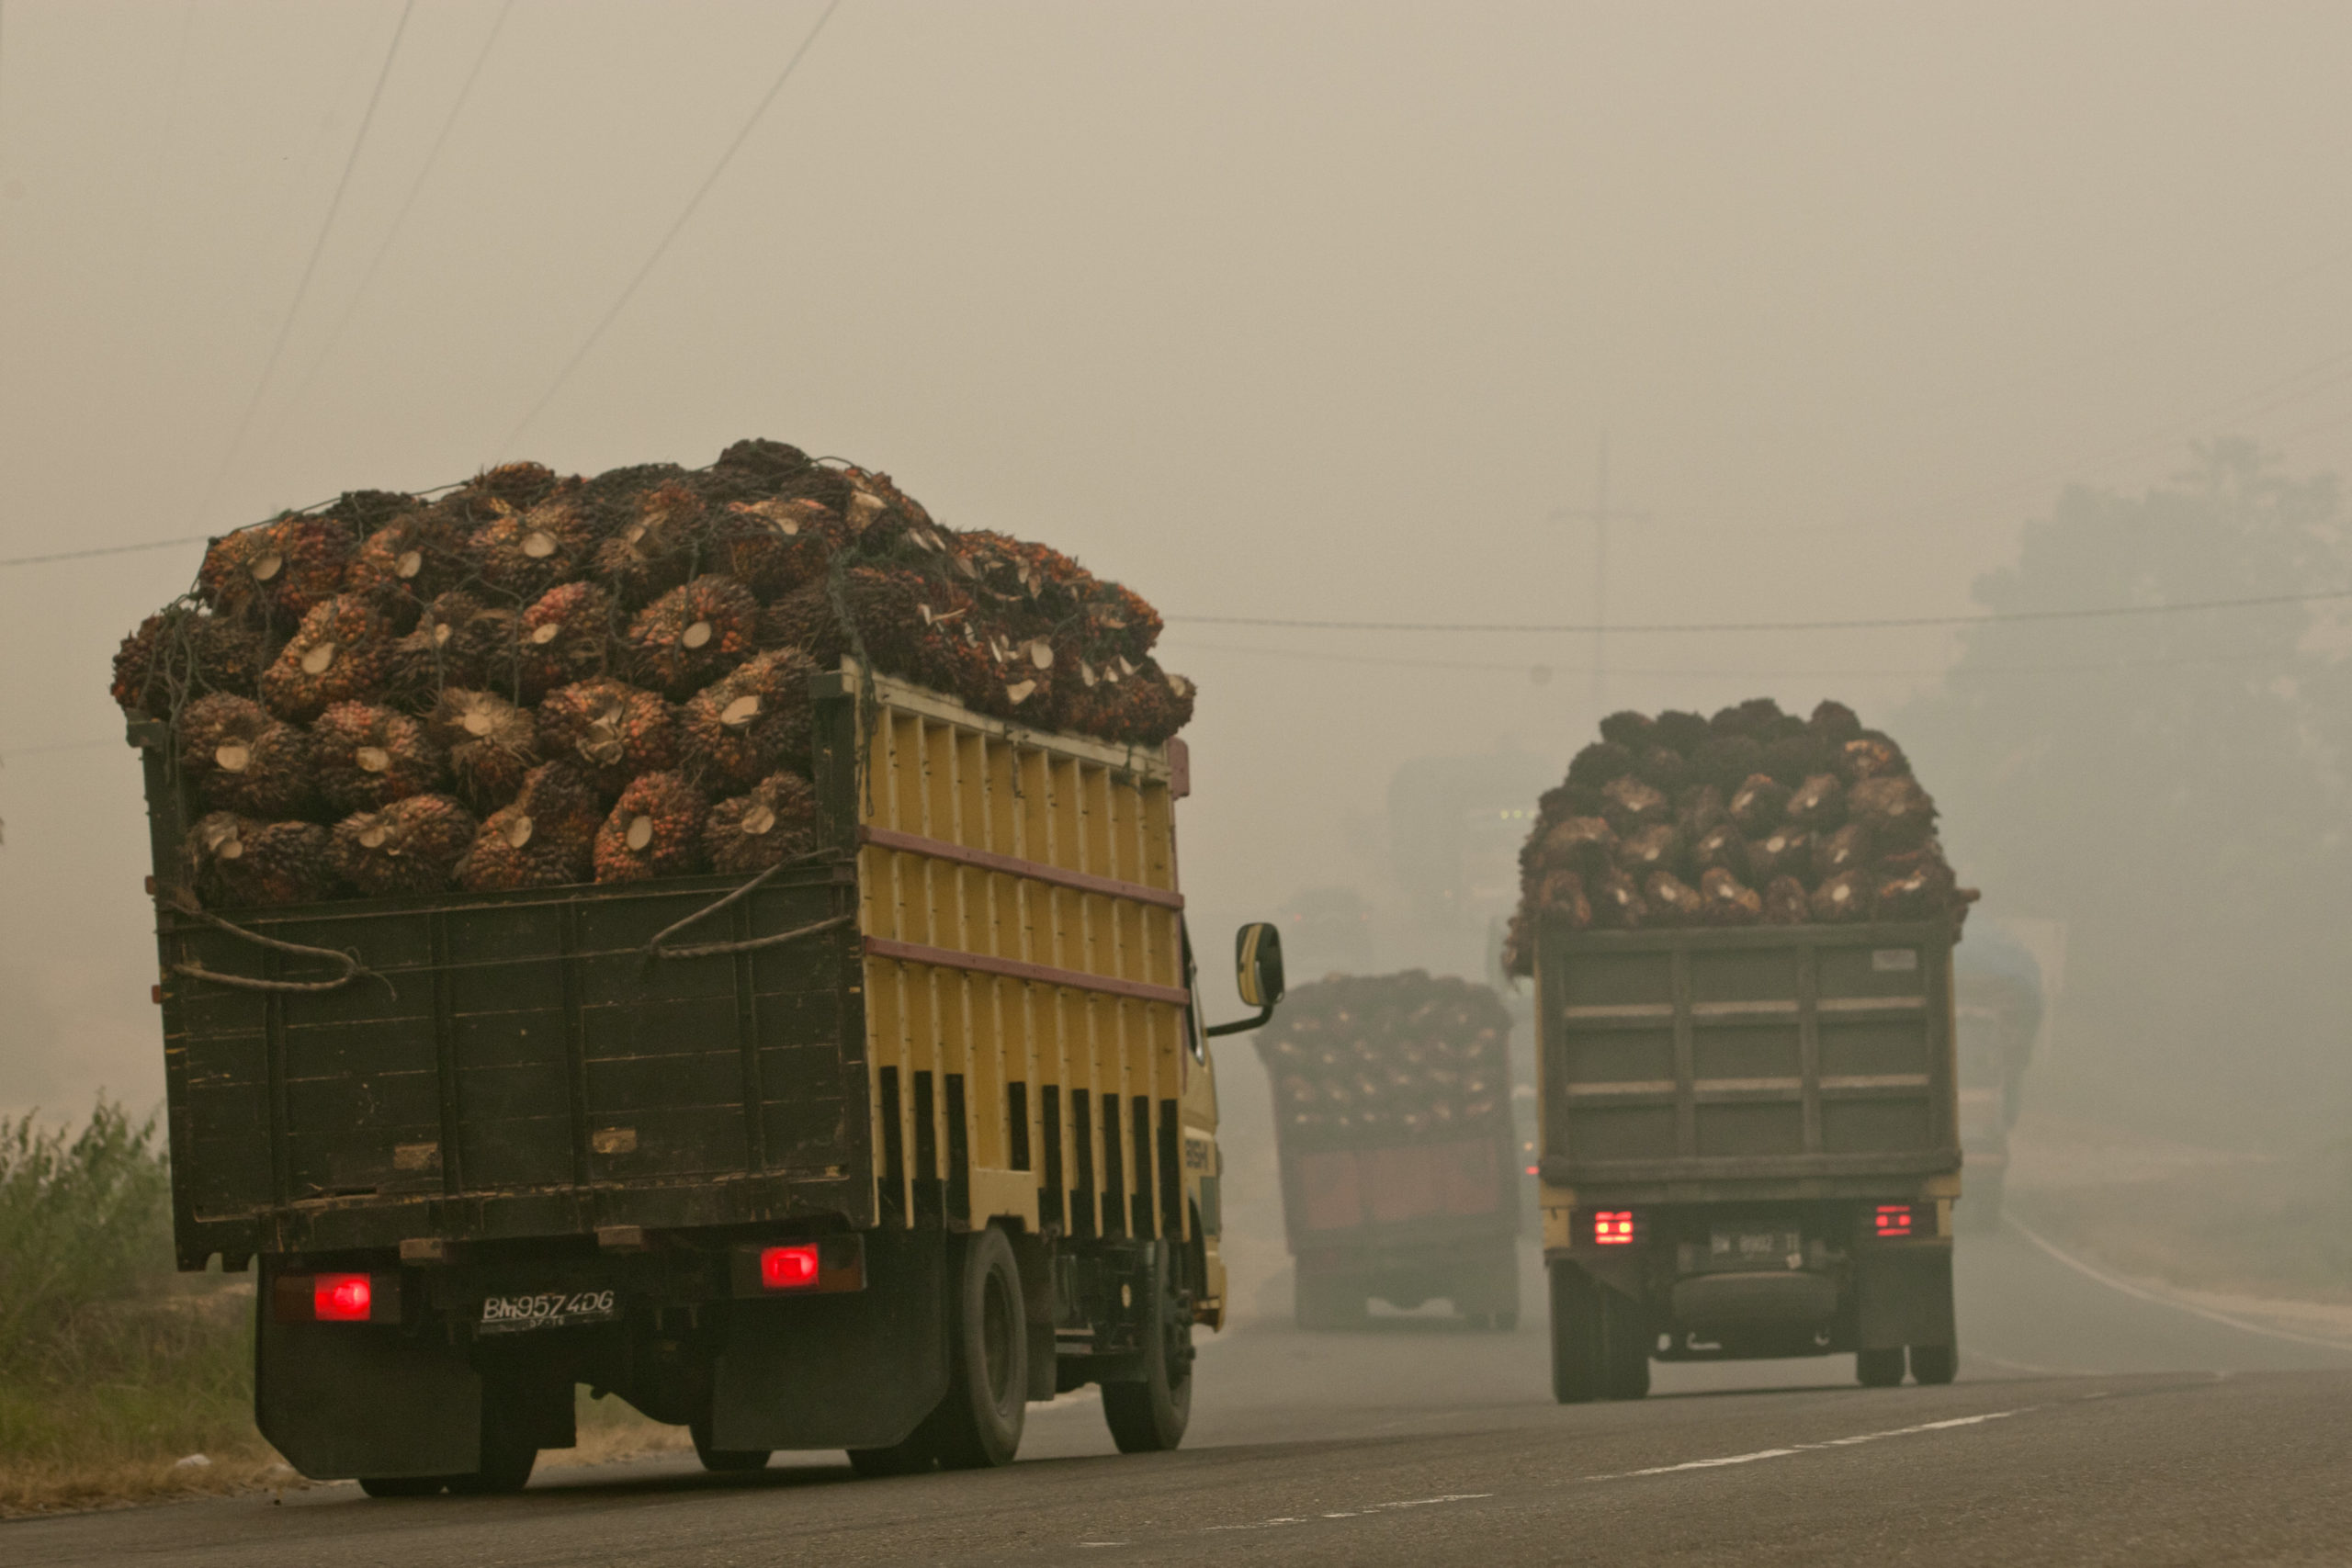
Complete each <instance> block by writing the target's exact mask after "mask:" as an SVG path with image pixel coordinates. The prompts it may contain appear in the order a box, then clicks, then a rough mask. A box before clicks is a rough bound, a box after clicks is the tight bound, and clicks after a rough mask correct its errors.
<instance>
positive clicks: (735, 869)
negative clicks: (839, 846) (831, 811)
mask: <svg viewBox="0 0 2352 1568" xmlns="http://www.w3.org/2000/svg"><path fill="white" fill-rule="evenodd" d="M816 847H817V790H816V786H815V785H813V784H810V783H809V781H808V780H807V779H805V778H802V777H801V776H800V775H799V774H798V773H770V774H769V775H768V776H767V777H766V778H764V779H762V780H761V781H760V782H759V783H758V784H754V785H753V786H752V789H751V790H750V791H749V792H748V793H746V794H743V795H730V796H729V797H728V798H727V799H725V800H722V801H720V802H718V804H717V805H716V806H713V807H711V808H710V817H709V819H708V820H707V822H706V823H705V824H704V827H703V852H704V854H705V855H706V856H707V858H708V860H709V862H710V869H711V870H713V871H723V872H726V873H728V874H731V875H732V874H750V873H752V872H760V871H765V870H767V869H768V868H769V867H770V866H773V865H779V864H781V863H784V862H786V861H787V860H790V859H792V858H793V857H794V856H796V855H805V854H807V853H809V852H810V851H812V850H814V849H815V848H816Z"/></svg>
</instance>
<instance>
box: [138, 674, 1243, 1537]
mask: <svg viewBox="0 0 2352 1568" xmlns="http://www.w3.org/2000/svg"><path fill="white" fill-rule="evenodd" d="M814 695H815V700H816V712H817V729H818V734H817V740H816V745H815V760H816V784H817V788H818V793H819V796H820V803H821V805H822V807H823V811H824V816H825V833H824V843H823V847H822V848H821V849H820V850H819V851H818V852H816V853H814V854H812V855H809V856H807V857H804V858H803V859H801V860H799V861H797V862H788V863H786V865H784V866H782V867H780V868H778V869H777V870H775V871H774V872H771V873H768V874H763V875H761V876H758V877H755V878H752V879H751V880H750V881H743V880H741V879H740V878H729V877H725V876H705V877H694V878H684V879H676V880H670V881H662V882H655V883H636V884H625V885H617V886H614V885H596V886H571V887H557V888H543V889H536V890H530V891H521V892H510V893H481V894H470V893H441V894H434V895H429V896H417V897H387V898H376V899H368V900H352V901H345V902H341V903H334V904H318V905H311V906H300V907H284V908H254V909H249V910H239V909H230V910H216V909H203V908H199V907H198V905H197V903H196V902H195V900H194V899H193V898H190V897H186V896H185V887H184V884H185V881H186V877H187V873H186V871H185V869H184V865H183V863H182V862H181V860H180V858H179V856H178V855H177V853H176V852H175V850H176V846H177V845H178V844H180V843H181V842H182V840H183V839H184V837H185V833H186V828H187V821H188V818H189V813H190V809H191V807H190V802H189V800H188V799H187V795H186V792H185V786H184V781H182V780H181V779H180V778H179V777H178V775H177V773H176V772H175V768H174V767H173V765H172V752H171V749H170V744H169V739H168V736H167V734H166V732H165V729H164V726H162V725H161V724H158V723H153V722H150V721H145V720H134V722H133V725H132V733H131V739H132V740H133V742H134V743H135V744H138V745H140V746H141V747H143V748H145V758H146V778H147V790H148V802H149V808H150V815H151V818H152V826H153V843H154V846H155V857H154V858H155V875H156V884H157V886H156V893H157V931H158V943H159V947H160V955H161V961H162V967H163V971H164V976H165V983H164V986H163V987H161V989H160V993H159V999H160V1000H161V1002H162V1005H163V1017H164V1047H165V1060H166V1066H167V1077H168V1086H169V1101H168V1104H169V1121H170V1129H171V1143H172V1174H173V1181H174V1198H175V1222H176V1236H177V1246H178V1251H179V1261H180V1265H181V1267H182V1268H185V1269H198V1268H202V1267H204V1266H205V1265H206V1263H207V1261H208V1260H209V1259H210V1258H214V1257H218V1258H220V1259H221V1260H222V1262H223V1264H224V1266H225V1267H227V1268H229V1269H245V1268H248V1267H256V1266H257V1267H258V1269H259V1272H260V1279H259V1299H260V1303H261V1309H260V1312H259V1314H258V1327H257V1336H258V1344H257V1347H256V1363H255V1364H256V1370H257V1378H256V1388H255V1404H256V1414H257V1417H258V1420H259V1424H260V1427H261V1429H262V1431H263V1432H264V1434H265V1435H266V1436H267V1437H268V1438H269V1439H270V1440H271V1441H272V1442H273V1443H274V1444H276V1445H277V1448H278V1450H280V1451H281V1452H282V1453H284V1454H285V1455H286V1457H287V1459H288V1461H290V1462H291V1463H293V1465H294V1466H295V1467H296V1468H297V1469H299V1470H300V1471H301V1472H303V1473H305V1474H307V1475H311V1476H313V1477H320V1478H326V1477H356V1478H357V1479H358V1480H359V1481H360V1482H361V1483H362V1484H363V1485H364V1486H365V1487H366V1488H367V1490H368V1492H370V1493H371V1494H373V1495H379V1496H380V1495H429V1494H433V1493H436V1492H440V1491H442V1490H444V1489H447V1490H450V1491H457V1492H484V1491H500V1490H511V1489H514V1488H516V1487H519V1486H520V1485H522V1484H523V1483H524V1482H525V1481H526V1480H527V1478H528V1476H529V1474H530V1472H531V1468H532V1465H533V1463H534V1461H535V1459H536V1456H537V1452H538V1451H539V1450H543V1449H550V1448H563V1447H568V1446H570V1445H571V1443H572V1442H573V1440H574V1433H573V1416H572V1412H573V1408H574V1400H575V1392H574V1391H575V1385H580V1384H585V1385H587V1386H588V1387H589V1388H591V1389H592V1390H593V1391H594V1392H595V1393H598V1394H600V1395H602V1394H606V1393H610V1394H614V1395H617V1396H619V1397H621V1398H623V1399H625V1400H627V1401H628V1402H629V1403H630V1404H633V1405H635V1406H636V1407H637V1408H639V1410H641V1411H643V1412H644V1413H646V1414H647V1415H649V1416H652V1417H653V1418H655V1419H656V1420H660V1421H666V1422H673V1423H677V1424H680V1425H683V1426H685V1427H689V1428H690V1429H691V1431H692V1434H693V1437H694V1441H695V1449H696V1451H697V1452H698V1453H699V1454H700V1456H701V1458H702V1461H703V1462H704V1463H705V1464H706V1465H707V1466H709V1467H710V1468H712V1469H714V1470H740V1469H753V1468H757V1467H758V1466H760V1465H762V1464H764V1463H765V1462H766V1459H767V1455H768V1453H769V1452H770V1451H771V1450H806V1449H820V1448H840V1449H845V1450H848V1452H849V1454H850V1457H851V1459H852V1461H854V1464H855V1465H856V1467H857V1469H858V1470H860V1471H861V1472H866V1473H900V1472H909V1471H917V1470H926V1469H930V1468H933V1467H934V1466H941V1465H944V1466H949V1467H976V1466H985V1465H994V1464H1002V1463H1006V1462H1008V1461H1011V1460H1012V1457H1013V1455H1014V1452H1015V1450H1017V1448H1018V1446H1019V1443H1020V1440H1021V1434H1022V1427H1023V1412H1024V1406H1025V1404H1026V1403H1027V1402H1030V1401H1035V1400H1042V1399H1048V1398H1051V1397H1052V1396H1053V1395H1054V1394H1055V1393H1057V1392H1058V1391H1063V1390H1069V1389H1073V1388H1076V1387H1079V1386H1080V1385H1082V1384H1086V1383H1098V1384H1100V1385H1101V1386H1102V1389H1103V1412H1104V1415H1105V1416H1106V1418H1107V1420H1108V1422H1109V1425H1110V1427H1111V1431H1112V1435H1113V1436H1114V1438H1115V1439H1116V1441H1117V1443H1118V1446H1119V1447H1120V1448H1121V1449H1123V1450H1128V1451H1138V1450H1164V1449H1169V1448H1172V1447H1174V1446H1175V1445H1176V1444H1177V1443H1178V1442H1179V1441H1180V1440H1181V1439H1182V1437H1183V1433H1184V1429H1185V1425H1186V1421H1187V1418H1188V1413H1189V1408H1190V1401H1191V1393H1192V1388H1191V1377H1190V1371H1191V1364H1192V1358H1193V1328H1194V1326H1195V1325H1210V1326H1212V1327H1214V1326H1216V1325H1219V1324H1221V1323H1222V1321H1223V1319H1224V1314H1225V1312H1226V1286H1225V1269H1224V1266H1223V1264H1222V1261H1221V1260H1220V1258H1219V1252H1218V1230H1219V1218H1218V1208H1219V1203H1218V1176H1219V1159H1218V1154H1217V1145H1216V1077H1215V1072H1214V1070H1213V1067H1212V1066H1211V1060H1210V1057H1209V1055H1208V1053H1207V1051H1206V1049H1205V1036H1206V1035H1207V1034H1209V1033H1213V1032H1224V1031H1223V1030H1211V1029H1208V1028H1205V1027H1204V1020H1203V1017H1202V1007H1201V1002H1200V997H1199V991H1198V987H1197V984H1196V981H1197V976H1196V974H1195V970H1194V964H1193V954H1192V949H1191V945H1190V943H1189V942H1188V940H1187V937H1186V933H1185V929H1184V918H1183V911H1184V899H1183V895H1182V891H1181V888H1180V885H1179V881H1178V877H1177V867H1176V832H1175V813H1176V803H1177V801H1178V800H1180V799H1181V798H1182V796H1183V795H1185V794H1186V793H1187V789H1188V776H1187V763H1186V757H1185V751H1184V748H1183V745H1182V742H1181V741H1170V742H1169V743H1168V744H1167V745H1166V746H1164V747H1125V746H1115V745H1112V744H1108V743H1105V742H1102V741H1098V740H1093V739H1083V738H1078V737H1073V736H1069V735H1062V734H1053V733H1046V732H1041V731H1038V730H1035V729H1028V728H1022V727H1020V726H1017V725H1013V724H1009V723H1005V722H1002V721H1000V720H997V719H994V718H989V717H984V716H979V715H978V714H975V713H973V712H970V711H968V710H967V709H966V708H964V707H963V706H961V705H958V704H957V703H956V702H954V701H953V700H951V699H948V698H945V697H942V696H939V695H936V694H932V693H930V692H927V691H923V690H921V689H918V688H916V687H913V686H910V685H908V684H906V683H904V682H898V681H894V680H889V679H884V678H879V677H873V676H869V675H866V674H865V673H863V672H861V671H859V670H858V669H857V667H856V666H855V665H854V662H851V661H848V660H844V661H843V664H842V669H841V670H840V671H837V672H833V673H829V674H826V675H822V676H820V677H818V680H817V685H816V689H815V693H814ZM1238 951H1239V953H1240V954H1241V958H1240V962H1239V965H1238V967H1239V970H1240V974H1239V986H1240V990H1241V993H1242V999H1243V1000H1244V1002H1246V1003H1247V1004H1249V1005H1250V1006H1252V1007H1255V1008H1257V1009H1258V1010H1259V1015H1258V1017H1257V1018H1256V1019H1254V1020H1247V1021H1242V1022H1241V1023H1238V1024H1233V1025H1228V1026H1226V1027H1227V1028H1239V1027H1249V1026H1251V1025H1253V1024H1254V1023H1257V1022H1262V1021H1264V1019H1265V1018H1266V1017H1267V1016H1268V1015H1269V1014H1270V1013H1271V1010H1272V1004H1273V1003H1274V1001H1275V1000H1277V999H1278V998H1279V997H1280V995H1281V990H1282V970H1281V951H1280V946H1279V941H1278V938H1277V937H1276V936H1275V934H1274V933H1273V931H1272V928H1260V927H1250V928H1245V929H1244V931H1243V940H1242V941H1241V942H1240V943H1238Z"/></svg>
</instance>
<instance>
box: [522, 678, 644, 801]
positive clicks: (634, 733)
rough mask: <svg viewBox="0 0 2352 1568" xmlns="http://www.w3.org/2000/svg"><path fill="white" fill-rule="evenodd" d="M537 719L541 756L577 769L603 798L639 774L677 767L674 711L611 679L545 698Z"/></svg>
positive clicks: (585, 683)
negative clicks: (601, 792) (602, 793)
mask: <svg viewBox="0 0 2352 1568" xmlns="http://www.w3.org/2000/svg"><path fill="white" fill-rule="evenodd" d="M538 717H539V754H540V755H541V756H543V757H545V758H547V759H548V761H560V762H565V763H568V764H570V765H571V766H572V767H574V768H577V769H579V770H580V772H581V773H582V776H584V777H585V778H586V779H587V780H588V781H589V782H590V783H591V784H594V785H595V786H596V787H597V788H598V789H599V790H601V791H603V792H604V794H605V795H606V796H607V797H610V796H612V795H618V794H619V793H620V792H621V791H622V790H623V789H624V788H626V787H628V782H629V781H630V780H631V779H634V778H636V777H637V776H638V775H639V774H640V773H662V772H665V771H667V770H669V769H672V768H674V767H676V766H677V765H678V761H679V750H678V724H677V718H676V716H675V710H673V708H672V707H671V706H670V705H669V704H668V703H666V702H663V701H662V699H661V698H660V697H659V696H656V695H655V694H653V693H651V692H647V691H642V690H640V689H639V688H638V687H635V686H631V685H628V684H626V683H624V682H619V681H616V680H614V679H612V678H611V677H610V676H606V675H600V676H598V677H597V678H596V679H594V680H593V681H581V682H574V683H573V684H571V685H569V686H563V687H560V688H558V689H557V690H555V691H553V692H550V693H548V695H547V697H546V700H544V701H543V702H541V703H540V704H539V710H538Z"/></svg>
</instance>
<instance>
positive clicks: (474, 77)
mask: <svg viewBox="0 0 2352 1568" xmlns="http://www.w3.org/2000/svg"><path fill="white" fill-rule="evenodd" d="M514 8H515V0H504V4H503V5H501V6H499V7H498V16H497V18H496V19H495V20H494V21H492V23H491V24H490V31H489V33H488V34H487V35H485V36H484V37H483V39H482V40H481V52H479V53H477V54H476V55H475V56H474V62H473V66H472V68H471V69H469V71H468V72H467V73H466V80H465V85H462V86H460V87H459V88H458V98H457V101H456V102H455V103H453V104H451V105H450V106H449V115H448V118H446V119H444V120H443V121H442V122H441V130H440V133H439V134H438V135H436V136H435V137H434V139H433V148H432V151H430V152H427V153H425V155H424V166H423V167H422V168H420V169H418V170H417V172H416V178H415V179H414V180H413V181H412V182H411V183H410V185H409V187H408V194H407V195H406V196H405V197H401V206H400V210H399V211H398V212H395V213H393V214H392V221H391V226H390V228H388V229H386V230H385V231H384V238H383V241H382V243H379V244H378V245H377V247H376V254H375V255H374V256H373V257H372V258H371V259H370V260H369V261H368V270H367V271H366V272H365V273H363V274H362V275H361V276H360V278H359V286H358V287H357V288H355V289H353V290H352V291H351V299H349V301H348V302H347V303H345V306H344V309H343V315H342V317H341V318H340V319H339V320H337V321H336V322H335V324H334V330H333V331H332V332H330V333H327V337H326V342H325V344H323V345H322V346H321V348H320V349H319V352H318V355H317V357H315V358H313V359H312V360H311V367H310V369H308V370H306V371H304V372H303V374H302V379H301V381H300V383H299V384H298V385H297V386H296V387H295V389H294V394H293V397H292V399H291V401H292V403H293V404H294V405H295V406H297V407H299V406H300V404H301V401H302V394H303V393H304V392H306V391H308V390H310V388H311V382H313V381H315V380H317V379H318V376H319V372H320V371H321V370H322V369H323V368H324V367H325V366H326V362H327V360H328V358H329V357H330V356H332V355H334V350H335V345H336V344H339V343H341V342H342V341H343V334H344V332H345V329H347V328H348V327H349V326H350V325H351V321H352V318H353V317H355V316H356V315H358V314H359V305H360V302H361V301H362V300H363V299H366V298H367V296H368V287H369V286H370V285H371V284H373V283H374V282H375V281H376V274H377V273H378V271H379V270H380V269H381V268H382V266H383V265H384V258H385V257H386V256H387V255H390V254H391V249H392V242H393V241H394V240H396V239H398V238H399V237H400V232H401V225H402V224H404V223H405V222H407V220H408V214H409V209H411V208H413V207H414V206H415V205H416V198H417V197H418V196H419V195H420V194H421V193H422V192H423V191H424V185H425V182H426V181H427V180H428V179H430V178H431V177H432V175H433V170H434V166H435V164H438V163H439V162H440V161H441V150H442V149H443V148H444V147H445V146H447V144H448V141H449V132H450V131H451V130H455V129H456V127H457V124H458V116H459V115H461V114H463V113H464V112H465V108H466V101H467V100H468V99H469V98H470V97H472V96H473V91H474V84H475V82H477V81H479V80H480V79H481V68H482V66H483V64H484V63H485V62H488V61H489V59H490V51H491V46H492V45H493V44H495V43H496V42H497V41H498V34H499V30H500V29H501V28H504V27H505V26H506V16H507V13H508V12H510V11H512V10H514Z"/></svg>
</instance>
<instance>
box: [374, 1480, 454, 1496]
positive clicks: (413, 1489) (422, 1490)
mask: <svg viewBox="0 0 2352 1568" xmlns="http://www.w3.org/2000/svg"><path fill="white" fill-rule="evenodd" d="M447 1484H448V1479H447V1477H446V1476H439V1475H363V1476H361V1477H360V1478H359V1490H361V1491H362V1492H365V1493H367V1494H368V1495H369V1496H370V1497H431V1496H434V1495H436V1494H438V1493H439V1492H440V1490H441V1488H442V1487H444V1486H447Z"/></svg>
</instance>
